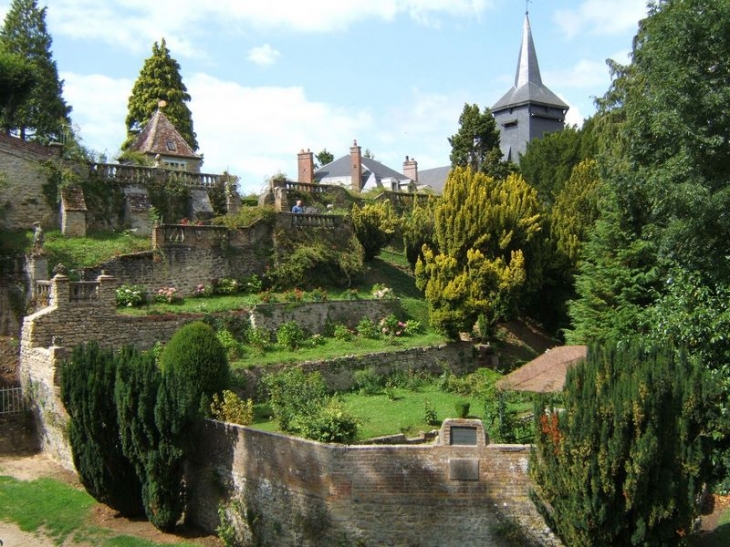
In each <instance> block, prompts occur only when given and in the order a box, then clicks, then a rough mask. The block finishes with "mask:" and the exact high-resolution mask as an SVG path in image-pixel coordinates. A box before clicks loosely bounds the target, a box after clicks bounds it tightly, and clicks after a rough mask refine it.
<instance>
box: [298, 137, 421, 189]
mask: <svg viewBox="0 0 730 547" xmlns="http://www.w3.org/2000/svg"><path fill="white" fill-rule="evenodd" d="M297 159H298V162H297V163H298V166H299V167H298V173H297V178H298V181H299V182H309V183H311V182H318V183H320V184H336V185H339V186H345V187H347V188H349V189H350V190H351V191H353V192H367V191H368V190H373V189H380V190H385V191H391V192H416V191H417V190H418V188H417V185H416V181H417V180H418V162H417V161H416V160H415V159H413V158H409V157H408V156H406V159H405V161H404V162H403V172H398V171H396V170H395V169H392V168H391V167H388V166H387V165H384V164H382V163H380V162H379V161H376V160H374V159H372V158H367V157H364V156H363V155H362V151H361V148H360V146H358V144H357V141H354V142H353V144H352V146H351V147H350V154H349V155H347V156H342V157H341V158H338V159H336V160H334V161H332V162H330V163H328V164H327V165H323V166H322V167H320V168H319V169H316V170H315V169H314V155H313V154H312V152H310V151H306V152H305V151H304V150H302V151H301V152H299V155H298V158H297Z"/></svg>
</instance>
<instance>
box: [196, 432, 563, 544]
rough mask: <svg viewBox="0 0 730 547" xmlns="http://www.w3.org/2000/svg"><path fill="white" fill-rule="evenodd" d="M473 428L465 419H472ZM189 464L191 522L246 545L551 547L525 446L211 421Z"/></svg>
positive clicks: (553, 540) (528, 448) (550, 538)
mask: <svg viewBox="0 0 730 547" xmlns="http://www.w3.org/2000/svg"><path fill="white" fill-rule="evenodd" d="M469 422H471V420H469ZM196 446H197V448H198V449H197V450H196V452H195V454H194V455H193V457H192V458H191V460H190V462H189V465H188V484H189V486H190V489H191V492H194V494H193V496H192V497H191V500H190V502H191V503H190V507H189V510H188V513H187V516H188V518H189V519H190V520H191V521H192V522H194V523H195V524H197V525H199V526H201V527H203V528H204V529H207V530H215V528H216V527H217V526H218V523H219V513H218V510H219V507H225V510H226V514H227V519H228V520H229V522H230V523H231V524H233V526H234V529H235V530H236V534H237V538H238V540H239V541H240V542H241V543H240V544H243V545H263V546H275V545H298V546H303V547H307V546H312V547H314V546H317V547H329V546H333V547H335V546H341V545H353V546H354V545H359V546H363V547H369V546H373V547H374V546H382V545H399V546H410V545H418V546H420V547H452V546H453V547H461V546H464V545H494V546H501V545H503V546H509V545H514V544H515V543H514V542H515V538H514V536H510V535H509V534H510V533H513V534H514V533H517V532H518V525H520V526H522V527H523V529H524V530H531V531H532V532H531V533H532V534H533V537H532V539H533V541H536V542H539V544H541V545H556V544H557V542H556V541H555V539H554V538H553V537H552V536H551V534H550V533H549V531H548V530H547V529H546V526H545V524H544V522H543V521H542V519H541V518H540V516H539V515H538V513H537V511H536V510H535V508H534V506H533V504H532V502H531V501H530V499H529V488H530V481H529V477H528V474H527V466H528V460H529V453H530V447H529V446H524V445H486V446H484V445H483V443H482V445H481V446H450V445H448V444H446V445H445V444H440V443H434V444H429V445H419V446H410V445H404V446H393V445H391V446H375V445H367V446H365V445H363V446H358V445H355V446H343V445H327V444H321V443H316V442H312V441H306V440H303V439H297V438H293V437H288V436H284V435H278V434H274V433H267V432H262V431H257V430H254V429H250V428H246V427H241V426H235V425H231V424H223V423H220V422H214V421H207V422H206V423H205V424H204V426H203V427H202V428H201V431H200V433H199V435H198V436H197V440H196Z"/></svg>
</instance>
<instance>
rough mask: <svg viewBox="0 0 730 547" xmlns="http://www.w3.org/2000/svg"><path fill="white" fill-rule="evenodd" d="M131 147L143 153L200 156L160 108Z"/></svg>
mask: <svg viewBox="0 0 730 547" xmlns="http://www.w3.org/2000/svg"><path fill="white" fill-rule="evenodd" d="M129 149H130V150H133V151H136V152H142V153H143V154H151V155H156V154H160V155H161V156H168V157H171V156H172V157H180V158H196V159H199V158H200V156H199V155H197V154H196V153H195V152H193V149H192V148H191V147H190V145H189V144H188V143H187V142H185V139H183V138H182V136H181V135H180V133H178V131H177V129H175V126H174V125H172V122H170V120H168V119H167V116H165V115H164V114H163V113H162V111H161V110H160V109H157V111H156V112H155V113H154V114H153V115H152V117H151V118H150V121H149V122H147V125H145V126H144V129H142V132H141V133H140V134H139V135H137V138H136V139H135V141H134V142H133V143H132V145H131V146H130V147H129Z"/></svg>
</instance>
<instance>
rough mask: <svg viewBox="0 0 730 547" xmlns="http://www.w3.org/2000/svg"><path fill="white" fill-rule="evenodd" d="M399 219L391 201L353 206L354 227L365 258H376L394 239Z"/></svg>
mask: <svg viewBox="0 0 730 547" xmlns="http://www.w3.org/2000/svg"><path fill="white" fill-rule="evenodd" d="M397 225H398V219H397V218H396V216H395V213H394V211H393V207H392V206H391V205H390V202H389V201H385V202H380V203H372V204H370V203H366V204H365V205H363V206H362V207H360V206H358V205H357V204H355V205H354V206H353V207H352V227H353V229H354V230H355V235H356V236H357V239H358V240H359V241H360V244H361V245H362V248H363V250H364V251H365V260H372V259H374V258H375V257H376V256H377V255H378V253H380V250H381V249H382V248H383V247H385V246H386V245H387V244H388V242H389V241H390V240H391V239H393V235H394V234H395V230H396V227H397Z"/></svg>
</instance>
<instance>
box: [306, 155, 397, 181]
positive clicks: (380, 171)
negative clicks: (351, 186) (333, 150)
mask: <svg viewBox="0 0 730 547" xmlns="http://www.w3.org/2000/svg"><path fill="white" fill-rule="evenodd" d="M360 161H361V164H362V171H363V177H362V180H361V181H360V186H362V183H363V181H365V180H367V179H368V178H369V176H370V174H371V173H372V174H373V175H375V177H376V178H377V180H379V181H381V180H383V179H387V178H394V179H397V180H399V181H406V180H409V179H408V177H406V176H405V175H404V174H403V173H399V172H398V171H396V170H395V169H391V168H390V167H388V166H387V165H383V164H382V163H380V162H379V161H375V160H374V159H372V158H366V157H364V156H363V157H362V158H361V160H360ZM351 162H352V157H351V156H350V155H349V154H348V155H347V156H342V157H341V158H338V159H336V160H335V161H332V162H330V163H328V164H327V165H323V166H322V167H320V168H319V169H317V170H316V171H315V172H314V178H315V179H316V180H318V181H324V180H325V179H330V178H342V177H349V176H351V174H352V172H351V171H352V163H351Z"/></svg>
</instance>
